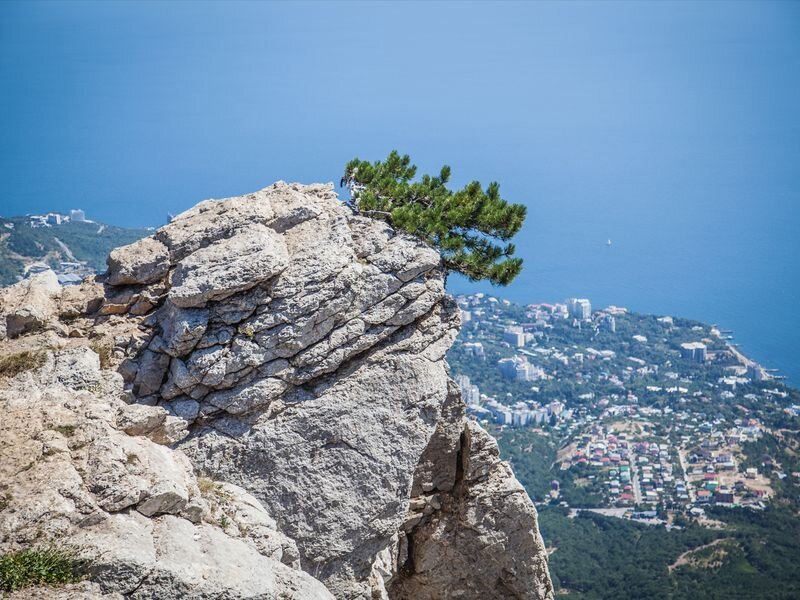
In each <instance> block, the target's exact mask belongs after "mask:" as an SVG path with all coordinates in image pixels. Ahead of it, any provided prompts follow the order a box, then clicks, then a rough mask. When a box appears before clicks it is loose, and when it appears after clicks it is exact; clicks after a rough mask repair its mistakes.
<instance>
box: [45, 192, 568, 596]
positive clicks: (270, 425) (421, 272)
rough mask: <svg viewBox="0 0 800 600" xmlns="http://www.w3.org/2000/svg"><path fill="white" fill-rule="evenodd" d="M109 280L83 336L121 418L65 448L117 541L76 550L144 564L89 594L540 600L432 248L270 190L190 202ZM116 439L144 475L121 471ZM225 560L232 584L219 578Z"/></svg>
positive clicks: (536, 566)
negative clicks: (456, 372) (450, 359)
mask: <svg viewBox="0 0 800 600" xmlns="http://www.w3.org/2000/svg"><path fill="white" fill-rule="evenodd" d="M108 264H109V271H108V273H107V274H106V276H105V278H104V281H105V290H104V298H105V300H104V303H103V305H102V306H101V307H99V308H98V309H97V312H96V316H95V322H94V323H93V324H92V326H91V328H90V331H86V332H85V333H84V334H83V335H85V336H87V337H88V336H90V335H94V336H95V337H96V336H97V335H100V334H102V336H103V339H107V340H109V343H110V348H111V363H112V364H114V365H116V367H117V369H118V371H119V373H120V374H121V375H122V377H123V380H124V383H123V385H124V389H122V390H118V392H115V394H117V393H118V395H119V397H121V398H124V399H126V400H127V401H129V402H134V404H131V405H127V406H125V407H120V406H117V408H116V409H115V413H114V414H115V417H114V419H115V420H114V422H113V426H112V425H109V426H108V427H110V428H111V429H109V430H108V432H109V433H108V435H106V437H105V438H104V439H106V441H105V442H102V441H98V442H97V443H94V442H93V443H92V444H90V445H88V446H87V448H88V449H86V450H84V449H81V453H80V456H83V455H84V453H88V454H86V456H87V457H88V456H95V457H97V458H96V459H95V460H94V461H93V462H92V461H89V458H86V459H85V460H86V461H88V462H86V466H85V465H84V463H81V464H80V468H81V469H87V468H89V466H91V468H89V470H88V471H86V476H85V477H82V478H81V481H82V483H81V485H84V486H86V488H87V490H88V492H87V493H88V494H90V495H92V502H94V504H93V505H92V506H95V505H96V506H97V510H99V511H102V512H104V513H105V514H106V515H107V518H105V519H104V520H103V523H105V525H103V527H106V529H107V530H108V531H111V532H113V533H111V534H110V535H109V536H108V537H106V538H102V536H100V535H99V534H95V533H86V535H87V538H86V539H87V540H89V542H91V540H100V539H107V540H109V541H108V545H109V546H113V542H112V541H111V540H113V539H114V536H116V537H117V538H120V537H122V538H130V539H132V540H142V546H141V553H140V552H138V551H137V552H136V553H135V554H136V555H137V556H138V555H140V554H141V556H144V557H149V556H152V553H153V552H154V553H155V556H156V559H155V560H156V563H157V564H155V565H154V564H153V563H152V561H150V560H149V559H146V560H145V562H146V568H145V567H141V568H140V567H137V566H136V565H135V564H134V563H135V561H134V560H133V551H131V552H130V554H131V555H130V556H128V557H127V558H126V559H125V560H127V561H128V562H126V563H124V564H126V565H127V566H126V567H125V569H120V568H116V567H115V568H110V569H109V570H107V571H103V570H102V569H99V570H98V571H97V572H96V574H95V577H94V579H93V581H94V582H95V583H98V582H99V583H101V584H102V585H104V586H105V587H104V588H103V589H104V590H106V591H111V592H120V590H122V589H123V587H124V586H128V585H129V584H130V583H131V582H133V581H134V580H136V581H137V583H136V587H135V594H138V595H139V596H137V597H140V596H141V597H156V595H155V594H157V593H162V594H166V595H163V596H161V597H170V596H169V594H170V593H173V594H178V595H180V594H183V593H188V592H187V591H186V590H192V593H196V594H206V595H208V596H209V597H211V596H213V595H214V594H217V593H219V594H222V593H223V592H222V590H225V589H227V590H236V591H235V593H233V592H232V594H233V595H232V596H231V597H251V595H252V593H254V592H255V589H256V587H259V586H261V587H263V589H264V590H273V589H274V590H283V589H286V588H287V586H288V587H290V588H291V586H295V587H296V589H297V590H301V592H292V593H297V594H301V595H300V596H297V597H306V596H302V594H305V593H307V590H311V591H308V594H309V596H307V597H316V596H313V594H321V593H323V592H324V590H323V592H320V591H319V589H321V588H317V587H314V586H318V585H319V584H318V583H317V582H316V580H319V581H321V582H322V583H324V585H325V587H326V588H327V590H328V591H329V592H330V593H332V594H333V596H334V597H336V598H348V599H349V598H434V597H437V598H446V597H461V598H468V597H478V596H479V595H485V596H487V597H493V598H548V597H550V596H552V589H551V586H550V581H549V577H548V574H547V568H546V561H545V552H544V549H543V546H542V543H541V539H540V538H539V535H538V530H537V526H536V511H535V509H534V507H533V505H532V503H531V502H530V500H529V498H528V497H527V495H526V494H525V492H524V490H523V489H522V487H521V486H520V485H519V483H518V482H517V481H516V479H515V478H514V476H513V474H512V473H511V470H510V468H509V467H508V465H506V464H505V463H503V462H502V461H500V459H499V456H498V453H497V447H496V445H494V443H493V441H492V440H491V438H490V437H489V436H488V435H487V434H485V432H483V431H482V430H481V429H480V428H479V427H477V426H476V425H474V424H472V423H469V422H467V421H466V419H465V417H464V410H463V402H462V400H461V398H460V395H459V393H458V391H457V388H456V387H455V384H453V382H452V381H451V380H450V378H449V376H448V371H447V365H446V363H445V361H444V355H445V353H446V351H447V350H448V348H449V347H450V344H451V343H452V341H453V339H454V337H455V336H456V334H457V332H458V327H459V320H458V315H459V311H458V310H457V308H456V306H455V305H454V303H453V302H452V301H451V300H450V299H449V298H448V297H447V295H446V294H445V291H444V281H443V272H442V269H441V264H440V259H439V256H438V254H437V253H436V252H435V251H434V250H432V249H431V248H430V247H428V246H426V245H424V244H423V243H421V242H419V241H418V240H416V239H415V238H413V237H410V236H407V235H402V234H397V233H395V232H394V231H393V230H392V229H391V228H390V227H388V226H387V225H386V224H384V223H381V222H376V221H373V220H370V219H366V218H363V217H360V216H357V215H354V214H353V213H352V212H351V211H350V209H348V208H347V207H345V206H343V205H342V204H341V203H340V202H339V201H338V200H337V198H336V195H335V193H334V192H333V189H332V186H324V185H312V186H301V185H290V184H285V183H277V184H275V185H273V186H270V187H268V188H266V189H264V190H261V191H260V192H257V193H254V194H250V195H247V196H242V197H237V198H228V199H225V200H209V201H205V202H202V203H200V204H198V205H197V206H196V207H194V208H193V209H191V210H189V211H187V212H185V213H183V214H181V215H179V216H178V217H176V218H175V219H174V220H173V221H172V222H171V223H170V224H168V225H166V226H165V227H163V228H161V229H160V230H158V231H157V232H156V233H155V234H154V236H153V237H151V238H148V239H146V240H142V241H140V242H136V243H135V244H132V245H130V246H126V247H123V248H119V249H117V250H115V251H114V252H113V253H112V255H111V256H110V257H109V261H108ZM98 332H100V333H98ZM62 385H63V383H62ZM98 385H99V384H98ZM112 395H113V394H112ZM106 396H108V394H106ZM106 396H104V400H103V402H105V403H106V404H109V401H108V400H107V399H106ZM112 429H113V431H112ZM130 440H140V442H136V443H137V444H139V443H141V444H145V445H146V446H147V449H143V448H138V447H137V449H136V450H135V451H134V450H131V451H132V452H134V453H136V454H137V456H138V455H140V454H141V456H143V457H145V458H146V460H144V461H143V462H146V463H147V464H153V465H156V464H158V461H161V462H163V463H164V466H163V467H158V468H156V469H155V470H156V471H158V472H159V473H162V474H163V477H162V478H161V479H154V478H153V477H155V475H154V474H152V473H150V474H148V473H149V471H147V470H146V469H145V471H144V472H142V473H139V472H137V471H135V469H134V468H133V466H131V465H128V464H127V463H126V464H125V465H121V464H120V461H121V460H122V459H121V457H122V456H123V455H126V456H127V454H126V452H127V450H125V449H126V448H129V447H130V446H131V444H133V442H131V441H130ZM142 440H145V441H142ZM97 444H100V445H99V446H97ZM165 444H166V445H168V446H169V449H168V448H167V446H165ZM94 447H97V449H98V450H97V452H96V453H95V454H91V450H92V448H94ZM165 453H166V454H165ZM76 456H77V455H76ZM100 456H106V457H107V460H106V462H107V463H108V464H107V465H102V464H101V463H102V462H103V460H101V458H100ZM115 457H116V458H115ZM168 457H171V458H168ZM72 460H78V458H75V459H72ZM80 460H83V459H80ZM164 461H166V462H164ZM109 465H110V466H109ZM192 470H193V471H194V473H195V474H196V475H195V474H192V473H191V471H192ZM131 471H134V473H135V475H136V477H137V478H133V479H132V478H131V476H130V472H131ZM198 476H199V477H200V479H199V480H198V479H197V477H198ZM166 480H169V481H173V482H174V485H172V486H169V485H167V483H166ZM198 481H199V482H200V483H202V482H206V483H205V484H203V485H200V484H199V483H198ZM223 482H224V483H223ZM39 483H41V481H40V482H39ZM34 487H35V485H34V486H33V487H31V488H29V490H30V491H32V490H33V489H34ZM204 488H206V492H205V493H201V494H200V495H199V496H198V493H197V490H198V489H199V490H201V492H202V490H203V489H204ZM108 490H113V491H111V492H110V491H108ZM93 510H94V509H93ZM73 520H74V519H73ZM70 523H71V526H74V527H79V528H81V527H83V526H81V525H79V524H75V523H72V521H70ZM215 524H216V525H215ZM221 525H222V526H221ZM83 529H84V530H86V531H88V529H89V528H87V527H83ZM237 531H238V532H239V533H238V535H237ZM95 543H96V544H99V545H100V546H102V545H103V543H101V542H99V541H96V542H95ZM136 543H138V542H136ZM184 544H187V545H186V547H184ZM133 546H135V544H133ZM133 546H132V547H133ZM211 546H213V547H214V548H215V550H211V548H210V547H211ZM237 548H238V549H239V550H236V549H237ZM241 548H247V549H248V551H247V552H249V554H247V555H245V553H244V552H245V551H244V550H241ZM151 550H152V552H151ZM234 552H240V554H237V555H236V556H237V557H239V558H238V560H239V561H240V568H241V570H239V571H236V572H235V573H226V574H220V573H217V574H214V565H215V564H217V565H218V564H219V563H216V562H215V561H217V560H219V561H223V562H224V560H225V556H226V555H230V554H231V553H234ZM112 554H113V552H112ZM167 555H170V558H169V559H168V558H167ZM143 560H144V559H143ZM265 560H268V561H271V562H269V563H268V564H266V566H265V563H264V562H263V561H265ZM159 561H160V562H159ZM284 563H286V564H284ZM276 565H277V567H276ZM293 567H297V568H300V569H302V572H304V573H307V574H309V575H310V576H309V575H302V574H300V575H298V574H299V573H300V572H298V571H296V570H293ZM249 569H253V571H252V573H253V574H252V575H251V574H250V573H251V571H249ZM256 572H258V573H256ZM103 573H106V575H105V579H103V577H104V576H103V575H102V574H103ZM111 573H113V576H112V575H111ZM127 573H132V575H128V574H127ZM259 577H260V578H259ZM312 577H313V578H314V579H312ZM115 578H116V579H120V580H124V581H125V582H126V583H124V584H119V585H118V586H116V587H114V586H113V585H111V584H108V583H107V582H108V581H109V580H111V579H115ZM116 579H115V580H116ZM245 579H246V580H247V582H246V584H245V583H244V580H245ZM155 581H159V582H161V581H166V582H168V583H167V584H165V585H168V586H172V587H166V588H164V589H163V590H160V591H159V589H158V588H157V587H152V586H151V587H148V585H150V584H148V583H147V582H155ZM201 582H205V583H204V584H203V585H207V587H205V588H202V590H201V591H198V590H200V588H199V587H198V586H200V585H201ZM237 582H238V583H237ZM145 584H147V585H145ZM251 584H252V586H255V587H246V586H251ZM152 585H153V586H155V583H153V584H152ZM181 585H186V586H189V587H185V588H179V586H181ZM236 585H238V586H239V587H238V588H237V587H235V586H236ZM232 586H233V587H232ZM242 586H245V587H246V589H245V588H243V587H242ZM303 586H305V587H303ZM124 589H129V588H128V587H125V588H124ZM179 589H183V590H184V591H183V592H180V593H179V592H178V591H176V590H179ZM292 589H294V588H292ZM146 590H151V591H146ZM312 592H313V594H312ZM121 593H134V592H132V591H122V592H121ZM270 593H271V592H270ZM281 593H283V592H281ZM325 593H327V592H325ZM146 594H151V595H150V596H147V595H146ZM237 594H239V595H237ZM287 594H288V592H287ZM198 597H203V596H202V595H200V596H198ZM215 597H216V596H215ZM259 597H260V596H259ZM264 597H271V596H269V595H266V596H264ZM282 597H283V596H282ZM286 597H295V596H291V595H286ZM321 597H322V596H321Z"/></svg>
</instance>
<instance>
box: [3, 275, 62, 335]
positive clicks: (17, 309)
mask: <svg viewBox="0 0 800 600" xmlns="http://www.w3.org/2000/svg"><path fill="white" fill-rule="evenodd" d="M60 294H61V286H60V285H59V283H58V278H57V277H56V274H55V273H54V272H53V271H44V272H43V273H39V274H37V275H34V276H32V277H29V278H28V279H25V280H23V281H20V282H19V283H16V284H14V285H12V286H9V287H7V288H4V289H3V290H0V314H1V315H2V317H3V318H2V321H3V327H2V329H3V331H2V332H0V333H2V334H3V335H2V336H0V339H2V337H5V336H8V337H10V338H16V337H19V336H21V335H23V334H25V333H28V332H31V331H36V330H39V329H42V328H44V327H45V326H46V325H47V324H48V323H49V322H50V321H52V320H53V319H54V317H55V314H56V312H57V301H58V297H59V296H60Z"/></svg>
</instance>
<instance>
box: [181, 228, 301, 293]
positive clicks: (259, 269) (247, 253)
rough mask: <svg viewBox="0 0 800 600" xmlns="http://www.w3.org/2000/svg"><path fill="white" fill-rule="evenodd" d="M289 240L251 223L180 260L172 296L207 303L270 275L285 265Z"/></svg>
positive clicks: (245, 287) (250, 285)
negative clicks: (286, 240)
mask: <svg viewBox="0 0 800 600" xmlns="http://www.w3.org/2000/svg"><path fill="white" fill-rule="evenodd" d="M286 264H287V254H286V244H285V243H284V241H283V239H282V238H281V237H280V236H278V235H277V234H276V233H275V232H274V231H273V230H271V229H269V228H267V227H265V226H263V225H252V226H250V227H248V228H247V229H244V230H241V231H240V232H238V233H237V235H236V236H234V237H230V238H224V239H221V240H217V241H215V242H213V243H211V244H210V245H208V246H206V247H205V248H201V249H199V250H197V251H196V252H194V253H193V254H190V255H189V256H187V257H186V258H184V259H183V260H181V261H180V262H179V263H178V264H177V266H176V268H175V272H174V273H173V275H172V279H171V283H172V289H170V292H169V298H170V300H171V301H172V302H173V303H174V304H176V305H177V306H180V307H183V308H187V307H192V306H205V304H206V303H207V302H208V301H209V300H217V299H222V298H226V297H228V296H230V295H231V294H234V293H236V292H241V291H244V290H247V289H250V288H251V287H254V286H256V285H258V284H259V283H261V282H262V281H266V280H268V279H271V278H272V277H274V276H275V275H277V274H278V273H280V272H281V271H282V270H283V269H285V268H286Z"/></svg>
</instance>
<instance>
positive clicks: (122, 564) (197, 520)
mask: <svg viewBox="0 0 800 600" xmlns="http://www.w3.org/2000/svg"><path fill="white" fill-rule="evenodd" d="M121 397H122V378H121V377H120V376H119V375H118V374H116V373H113V372H111V371H103V370H101V369H100V361H99V357H98V355H97V354H96V353H94V352H93V351H92V350H91V349H89V348H85V347H84V348H74V349H69V350H64V351H60V352H55V353H51V354H49V355H48V357H47V361H46V363H45V364H44V366H43V367H42V368H41V369H40V370H38V371H37V372H35V373H32V372H26V373H23V374H21V375H18V376H17V377H15V378H13V379H12V380H6V381H5V382H3V385H2V389H0V413H2V415H3V419H2V421H0V440H1V441H0V481H2V483H3V485H2V488H1V489H2V492H1V493H0V496H1V498H0V500H1V501H0V507H2V508H1V509H0V516H2V518H0V552H9V551H14V550H21V549H25V548H29V547H32V546H33V547H35V546H37V545H52V544H57V545H58V547H62V548H72V549H76V550H77V551H79V552H80V554H81V555H82V557H83V558H86V559H87V560H88V561H89V565H90V566H89V572H88V575H89V577H90V578H91V580H92V585H91V586H85V585H81V586H74V588H75V589H71V590H62V591H54V590H26V591H23V592H19V593H18V594H16V595H15V596H14V597H19V598H24V597H31V598H34V597H40V598H51V597H59V595H62V596H63V597H65V598H69V597H74V598H97V597H104V598H105V597H108V598H113V597H119V598H121V597H125V598H154V599H155V598H158V599H163V598H179V597H181V598H186V597H191V598H219V597H236V598H296V599H301V598H302V599H305V598H320V599H323V598H331V596H330V594H329V593H328V592H327V591H326V590H325V588H324V587H323V586H322V584H320V583H319V582H317V581H315V580H314V579H312V578H311V577H310V576H308V575H306V574H305V573H303V572H301V571H299V570H298V567H299V565H298V563H297V547H296V545H295V544H294V543H293V542H292V541H291V540H289V539H288V538H286V537H285V536H283V535H282V534H281V533H280V532H278V530H277V526H276V524H275V521H274V520H273V519H272V518H271V517H270V516H269V514H268V513H267V512H266V510H265V509H264V508H263V506H262V505H261V504H260V503H258V502H257V501H256V500H255V499H254V498H253V497H252V496H250V495H249V494H247V493H246V492H245V491H244V490H241V489H240V488H236V487H235V486H231V485H229V484H222V483H216V482H212V481H210V480H204V479H201V480H199V481H198V479H197V478H196V476H195V475H194V473H193V469H192V465H191V463H190V462H189V460H188V459H187V458H186V456H185V455H184V454H183V453H182V452H180V451H176V450H172V449H170V448H168V447H167V446H164V445H160V444H159V443H157V442H158V441H159V440H162V439H163V438H164V437H165V436H164V435H163V429H164V427H165V425H166V424H167V421H168V419H169V418H170V417H168V416H167V414H166V411H165V410H164V409H162V408H157V407H149V406H140V405H127V404H126V403H125V402H123V401H122V400H121ZM178 420H180V419H178ZM180 421H181V423H182V425H183V428H184V429H185V427H186V425H185V422H183V421H182V420H180ZM167 437H168V436H167Z"/></svg>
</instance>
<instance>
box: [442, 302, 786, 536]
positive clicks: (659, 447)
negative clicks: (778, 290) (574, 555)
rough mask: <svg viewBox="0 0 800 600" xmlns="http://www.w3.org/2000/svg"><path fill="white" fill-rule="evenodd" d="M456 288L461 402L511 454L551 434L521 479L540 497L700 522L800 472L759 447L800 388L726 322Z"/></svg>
mask: <svg viewBox="0 0 800 600" xmlns="http://www.w3.org/2000/svg"><path fill="white" fill-rule="evenodd" d="M457 302H458V304H459V307H460V309H461V316H462V322H463V323H464V325H463V328H462V333H461V336H460V337H459V339H458V340H457V342H456V344H455V345H454V347H453V349H452V350H451V352H450V354H449V356H448V360H449V361H450V364H451V367H452V370H453V373H454V377H455V380H456V382H457V383H458V385H459V386H460V388H461V390H462V395H463V397H464V399H465V402H466V403H467V406H468V412H469V414H470V415H471V416H472V418H474V419H476V420H478V421H479V422H481V423H483V424H484V425H485V426H487V427H489V428H490V429H491V430H492V431H493V433H494V434H495V435H496V437H498V439H499V440H500V445H501V448H503V450H504V452H505V453H506V454H507V458H508V459H510V460H511V462H512V463H513V464H514V466H515V468H517V467H518V463H519V462H520V461H523V460H527V458H526V457H527V456H529V455H530V454H532V452H531V450H530V446H531V444H530V440H531V439H533V440H534V441H536V440H538V439H545V440H547V441H548V443H549V444H551V446H552V447H553V452H552V456H550V460H548V461H547V464H546V466H545V468H540V469H538V470H536V471H535V476H532V477H533V478H534V479H536V481H523V483H525V484H526V486H527V487H528V491H529V492H530V493H531V495H532V496H533V497H534V498H535V500H536V501H537V502H538V503H548V504H556V505H561V506H564V507H569V508H570V509H573V511H580V510H591V511H596V512H600V513H601V514H605V515H609V516H616V517H623V518H628V519H635V520H639V521H642V522H647V523H650V524H658V523H663V524H666V525H667V526H674V525H675V523H682V522H685V519H687V518H688V519H694V520H696V521H698V522H701V523H702V522H703V521H704V520H706V517H705V507H707V506H709V505H721V506H728V507H746V508H750V509H754V510H763V509H764V508H765V507H766V506H767V503H769V502H770V501H771V500H772V499H773V498H774V497H775V495H776V493H777V492H778V490H777V489H776V488H781V487H782V483H783V482H793V483H797V482H798V480H800V472H798V471H800V466H798V465H797V464H786V463H787V461H786V460H782V461H779V460H777V459H775V457H773V456H771V455H770V453H769V452H763V451H762V450H763V447H764V446H765V443H766V441H772V440H775V439H776V437H777V438H780V436H781V432H782V431H788V430H796V429H797V423H798V413H800V395H799V394H798V392H797V391H796V390H793V389H791V388H788V387H786V386H785V385H784V384H783V383H782V382H781V381H780V380H779V379H778V378H776V377H775V376H774V375H773V374H772V373H770V372H769V371H768V370H766V369H765V368H764V367H762V366H761V365H758V364H757V363H755V362H753V361H751V360H750V359H748V358H747V357H745V356H744V355H743V354H742V353H741V352H740V351H738V349H736V347H735V346H734V345H732V342H731V339H732V336H731V335H730V332H725V331H723V330H721V329H719V328H718V327H715V326H709V325H705V324H702V323H698V322H695V321H689V320H685V319H679V318H676V317H671V316H650V315H638V314H635V313H631V312H629V311H628V310H626V309H625V308H621V307H616V306H610V307H607V308H603V309H600V310H594V309H593V307H592V305H591V302H590V300H588V299H585V298H572V299H569V300H567V301H565V302H563V303H555V304H529V305H526V306H520V305H517V304H513V303H511V302H509V301H507V300H501V299H498V298H495V297H492V296H489V295H484V294H474V295H470V296H459V297H457ZM523 434H524V435H523ZM532 436H533V437H532ZM522 439H524V440H526V442H525V444H527V445H528V447H527V448H525V447H524V446H519V447H517V446H515V445H514V444H515V443H518V440H522ZM541 447H542V448H543V447H544V446H541ZM526 451H527V453H528V454H526ZM773 454H774V453H773ZM546 467H549V468H546ZM676 518H677V520H676Z"/></svg>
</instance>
